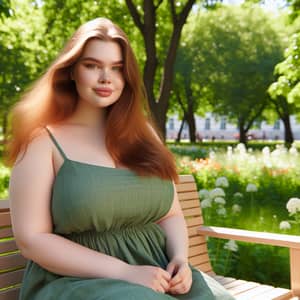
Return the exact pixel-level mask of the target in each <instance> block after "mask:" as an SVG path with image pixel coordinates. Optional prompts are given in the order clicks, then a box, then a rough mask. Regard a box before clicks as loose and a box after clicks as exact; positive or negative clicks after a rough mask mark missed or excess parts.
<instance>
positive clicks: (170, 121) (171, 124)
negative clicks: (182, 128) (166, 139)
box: [169, 118, 174, 130]
mask: <svg viewBox="0 0 300 300" xmlns="http://www.w3.org/2000/svg"><path fill="white" fill-rule="evenodd" d="M169 129H170V130H174V119H173V118H170V119H169Z"/></svg>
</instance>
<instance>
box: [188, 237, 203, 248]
mask: <svg viewBox="0 0 300 300" xmlns="http://www.w3.org/2000/svg"><path fill="white" fill-rule="evenodd" d="M201 244H206V238H205V237H204V236H201V235H197V236H193V237H191V238H190V239H189V245H190V246H195V245H201Z"/></svg>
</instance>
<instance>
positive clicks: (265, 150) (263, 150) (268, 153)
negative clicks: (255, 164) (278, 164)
mask: <svg viewBox="0 0 300 300" xmlns="http://www.w3.org/2000/svg"><path fill="white" fill-rule="evenodd" d="M262 153H263V155H265V156H269V155H270V148H269V147H268V146H266V147H264V148H263V149H262Z"/></svg>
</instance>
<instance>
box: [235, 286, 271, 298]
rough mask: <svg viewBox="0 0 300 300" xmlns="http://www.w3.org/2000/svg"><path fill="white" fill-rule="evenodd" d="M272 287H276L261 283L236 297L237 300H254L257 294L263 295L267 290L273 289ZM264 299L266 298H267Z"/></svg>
mask: <svg viewBox="0 0 300 300" xmlns="http://www.w3.org/2000/svg"><path fill="white" fill-rule="evenodd" d="M272 289H274V287H272V286H270V285H259V286H256V287H254V288H253V289H250V290H248V291H246V292H244V293H240V294H238V295H236V296H235V298H236V299H237V300H252V299H253V298H254V297H255V296H258V295H261V294H262V293H265V292H267V291H271V290H272ZM264 300H266V298H265V299H264Z"/></svg>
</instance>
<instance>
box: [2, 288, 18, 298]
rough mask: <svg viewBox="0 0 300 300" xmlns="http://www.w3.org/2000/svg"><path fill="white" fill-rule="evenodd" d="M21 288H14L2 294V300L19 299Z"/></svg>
mask: <svg viewBox="0 0 300 300" xmlns="http://www.w3.org/2000/svg"><path fill="white" fill-rule="evenodd" d="M19 294H20V288H18V287H17V288H12V289H9V290H6V291H2V292H0V300H16V299H18V298H19Z"/></svg>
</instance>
